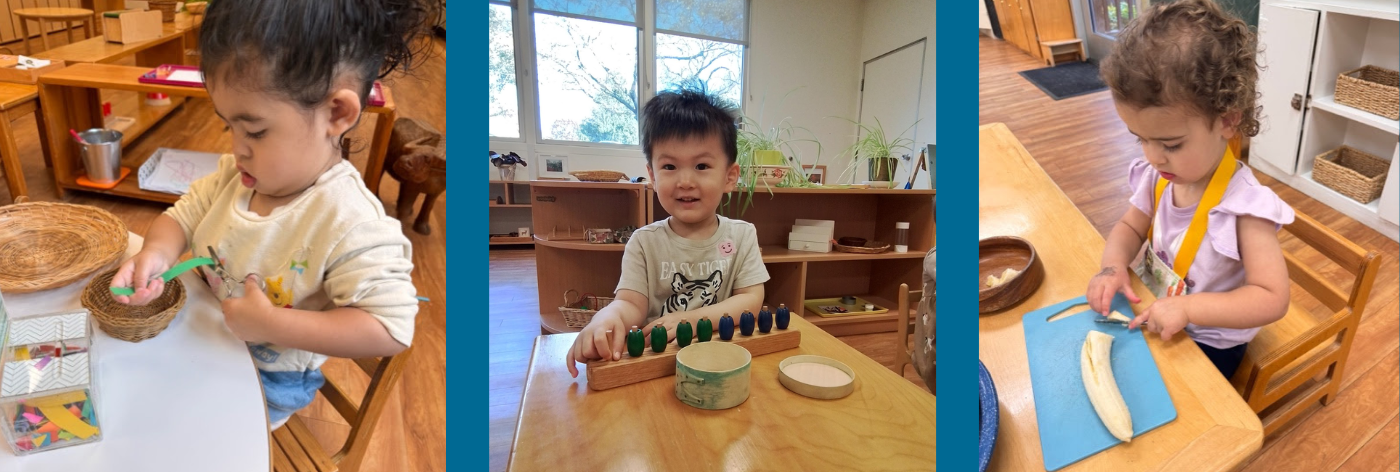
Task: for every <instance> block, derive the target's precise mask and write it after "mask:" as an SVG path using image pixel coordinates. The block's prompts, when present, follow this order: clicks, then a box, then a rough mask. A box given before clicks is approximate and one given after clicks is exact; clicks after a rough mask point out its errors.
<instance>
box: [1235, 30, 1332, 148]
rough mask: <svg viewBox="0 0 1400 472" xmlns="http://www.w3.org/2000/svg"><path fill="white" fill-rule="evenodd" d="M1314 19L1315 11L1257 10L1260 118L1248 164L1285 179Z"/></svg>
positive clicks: (1302, 103) (1298, 128) (1298, 131)
mask: <svg viewBox="0 0 1400 472" xmlns="http://www.w3.org/2000/svg"><path fill="white" fill-rule="evenodd" d="M1317 15H1318V12H1317V11H1316V10H1303V9H1299V8H1293V7H1287V6H1280V5H1272V4H1268V3H1265V4H1263V5H1260V7H1259V44H1260V45H1262V46H1263V49H1264V50H1263V52H1262V53H1261V58H1260V62H1261V63H1263V64H1264V70H1263V71H1261V72H1260V75H1259V95H1260V96H1259V105H1260V106H1262V107H1264V119H1263V121H1261V122H1260V125H1261V126H1260V130H1259V135H1258V136H1255V137H1254V138H1253V139H1250V141H1249V159H1250V160H1251V161H1254V160H1255V159H1259V160H1262V161H1264V162H1268V163H1269V164H1272V165H1273V166H1274V167H1277V168H1279V169H1280V170H1282V171H1283V172H1284V173H1285V174H1293V173H1295V172H1296V171H1297V167H1298V140H1299V137H1300V136H1301V135H1302V132H1303V111H1304V110H1306V109H1307V104H1306V102H1307V97H1306V95H1307V93H1308V78H1309V76H1311V75H1312V74H1311V71H1312V59H1313V46H1314V45H1315V44H1316V43H1317ZM1295 94H1296V95H1297V97H1298V98H1297V101H1296V103H1295V101H1294V95H1295ZM1295 104H1296V106H1295Z"/></svg>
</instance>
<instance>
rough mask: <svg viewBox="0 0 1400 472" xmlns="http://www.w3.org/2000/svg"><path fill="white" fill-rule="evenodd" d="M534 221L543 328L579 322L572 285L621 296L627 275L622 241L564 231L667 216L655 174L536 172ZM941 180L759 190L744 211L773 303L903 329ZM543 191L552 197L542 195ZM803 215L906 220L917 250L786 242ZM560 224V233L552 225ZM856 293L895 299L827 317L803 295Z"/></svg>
mask: <svg viewBox="0 0 1400 472" xmlns="http://www.w3.org/2000/svg"><path fill="white" fill-rule="evenodd" d="M533 183H534V186H533V187H532V189H531V193H532V195H533V196H534V198H533V201H534V210H533V212H534V224H535V243H536V265H537V267H538V268H539V270H538V277H539V290H540V293H539V298H540V311H541V313H540V327H541V332H543V333H558V332H568V331H578V328H570V327H567V326H565V325H564V321H563V317H562V316H561V315H560V314H559V311H558V307H559V306H560V305H561V304H562V303H563V301H564V299H563V296H564V292H566V291H568V290H570V289H573V290H576V291H578V292H579V293H580V294H586V293H592V294H594V295H597V296H600V297H610V296H612V293H613V290H614V289H616V288H617V281H618V278H620V277H621V275H622V267H621V266H622V251H623V249H624V248H625V246H624V245H621V244H589V243H586V242H583V241H580V240H573V239H566V240H558V237H567V236H565V235H561V234H559V233H564V232H566V230H567V229H568V228H572V229H573V230H574V233H575V234H574V236H575V237H576V236H578V234H579V233H580V232H581V231H582V229H583V228H599V227H602V228H617V227H621V226H628V225H631V226H637V227H641V226H645V225H646V224H648V223H651V222H654V221H660V220H662V219H665V218H667V217H668V216H669V215H668V214H666V212H665V210H663V209H662V208H661V205H660V203H659V202H658V201H657V200H656V196H655V193H654V192H653V191H652V190H651V188H650V187H649V186H647V185H646V184H631V183H607V184H602V183H589V182H548V181H535V182H533ZM933 196H934V191H932V190H894V189H879V190H875V189H861V190H836V189H787V188H777V189H773V192H772V194H771V195H770V194H769V193H768V191H767V190H763V191H760V192H757V193H755V194H754V197H753V202H754V204H753V206H752V207H750V208H749V209H748V210H747V211H746V212H745V213H744V214H743V215H734V217H735V218H737V219H740V220H744V221H747V222H749V223H753V225H754V226H755V227H756V228H757V230H758V239H759V247H760V248H761V249H760V250H761V252H762V257H763V262H764V264H765V265H766V266H767V269H768V273H769V276H770V279H769V281H768V282H767V283H766V284H764V292H765V294H766V296H765V298H766V299H767V303H768V304H769V305H770V306H771V307H773V308H776V307H777V306H778V304H779V303H784V304H787V306H788V307H789V308H790V309H792V310H793V311H794V313H800V314H801V316H804V317H805V319H806V320H807V321H810V322H812V324H815V325H817V326H820V327H821V328H822V329H825V330H827V331H828V332H830V333H832V334H834V335H838V336H844V335H852V334H864V333H878V332H887V331H894V330H895V329H896V326H895V324H896V319H897V313H895V309H896V307H897V306H898V305H897V304H896V303H894V301H895V300H896V298H897V293H896V292H897V291H898V289H899V284H901V283H907V284H909V285H910V286H911V287H918V286H920V285H919V284H920V283H921V282H922V273H923V259H924V255H925V254H926V253H927V252H928V251H929V250H930V249H932V248H933V246H934V243H935V240H934V233H935V227H934V222H933ZM542 197H543V200H542ZM799 218H802V219H820V220H834V221H836V235H837V236H838V237H839V236H854V237H861V238H866V239H868V240H874V241H889V242H893V240H894V234H895V223H896V222H901V221H907V222H909V223H910V229H909V245H910V248H909V252H906V253H894V252H886V253H883V254H850V253H841V252H831V253H816V252H803V251H792V250H788V249H787V235H788V233H789V232H790V231H791V229H792V224H793V223H794V222H795V221H796V220H797V219H799ZM551 232H553V233H555V234H556V236H557V237H556V238H555V239H554V240H551V239H550V233H551ZM842 295H856V296H859V297H861V298H865V299H867V300H870V301H871V302H872V303H875V304H878V305H880V306H882V307H886V308H889V309H890V311H889V312H888V313H884V314H879V315H858V316H842V317H822V316H819V315H817V314H815V313H805V312H804V310H805V308H803V306H802V303H803V301H804V300H808V299H814V298H829V297H839V296H842Z"/></svg>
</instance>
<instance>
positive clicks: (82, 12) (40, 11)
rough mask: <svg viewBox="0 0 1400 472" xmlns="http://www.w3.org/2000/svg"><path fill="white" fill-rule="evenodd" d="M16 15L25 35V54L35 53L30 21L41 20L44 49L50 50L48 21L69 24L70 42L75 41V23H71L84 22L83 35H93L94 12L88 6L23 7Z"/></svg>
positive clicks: (40, 26)
mask: <svg viewBox="0 0 1400 472" xmlns="http://www.w3.org/2000/svg"><path fill="white" fill-rule="evenodd" d="M12 13H14V15H15V17H16V18H19V29H20V31H21V34H22V35H23V36H24V54H25V55H28V54H31V53H33V49H31V48H30V47H29V21H30V20H34V21H37V22H39V39H40V40H41V41H43V42H44V50H45V51H47V50H49V35H48V29H47V28H44V23H45V22H48V21H61V22H63V23H65V24H67V26H68V42H69V43H72V42H73V25H72V24H71V23H75V22H81V23H82V24H83V37H84V38H87V37H90V36H92V33H93V29H92V23H93V19H94V18H93V13H92V10H89V9H86V8H21V9H18V10H15V11H14V12H12Z"/></svg>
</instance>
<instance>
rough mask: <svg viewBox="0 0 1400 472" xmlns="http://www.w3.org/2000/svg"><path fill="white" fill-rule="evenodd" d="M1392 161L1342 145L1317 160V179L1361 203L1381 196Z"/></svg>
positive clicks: (1315, 168)
mask: <svg viewBox="0 0 1400 472" xmlns="http://www.w3.org/2000/svg"><path fill="white" fill-rule="evenodd" d="M1389 167H1390V163H1388V162H1386V161H1384V160H1381V158H1379V157H1376V156H1372V155H1370V154H1367V153H1365V152H1362V151H1359V150H1357V149H1356V148H1353V147H1351V146H1342V147H1340V148H1337V149H1333V150H1331V151H1327V152H1324V153H1322V154H1320V155H1318V156H1317V157H1316V158H1314V159H1313V180H1316V181H1317V183H1320V184H1322V185H1326V186H1327V188H1330V189H1332V190H1336V191H1337V192H1338V193H1341V194H1342V195H1346V196H1347V197H1350V198H1351V199H1353V200H1356V201H1358V202H1361V203H1371V201H1373V200H1375V199H1377V198H1380V196H1381V189H1382V188H1383V187H1385V177H1386V171H1387V170H1389Z"/></svg>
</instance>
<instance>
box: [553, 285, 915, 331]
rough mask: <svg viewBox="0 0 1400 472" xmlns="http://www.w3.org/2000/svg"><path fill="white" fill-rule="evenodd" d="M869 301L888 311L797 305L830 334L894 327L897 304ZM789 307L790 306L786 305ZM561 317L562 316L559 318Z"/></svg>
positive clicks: (912, 308) (870, 297)
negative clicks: (834, 312)
mask: <svg viewBox="0 0 1400 472" xmlns="http://www.w3.org/2000/svg"><path fill="white" fill-rule="evenodd" d="M857 296H858V297H860V298H863V299H865V300H867V301H869V302H870V303H874V304H876V305H879V306H882V307H887V308H889V310H890V311H887V312H885V313H881V314H878V315H851V316H833V317H829V318H826V317H822V316H820V315H817V314H814V313H812V312H810V311H807V307H805V306H801V307H798V308H799V309H801V310H802V318H803V319H805V320H807V321H809V322H811V323H812V324H814V325H816V326H817V327H819V328H821V329H822V330H825V331H826V332H828V333H831V335H832V336H852V335H857V334H870V333H883V332H888V331H890V328H891V327H896V328H897V326H896V324H897V323H898V321H899V305H898V304H896V303H894V302H891V301H889V300H887V299H885V298H882V297H878V296H874V295H857ZM788 308H789V309H791V308H792V307H788ZM917 311H918V308H917V307H915V306H913V305H912V304H911V305H910V306H909V312H910V317H911V318H912V317H913V316H914V314H915V313H916V312H917ZM561 319H562V318H561Z"/></svg>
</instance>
